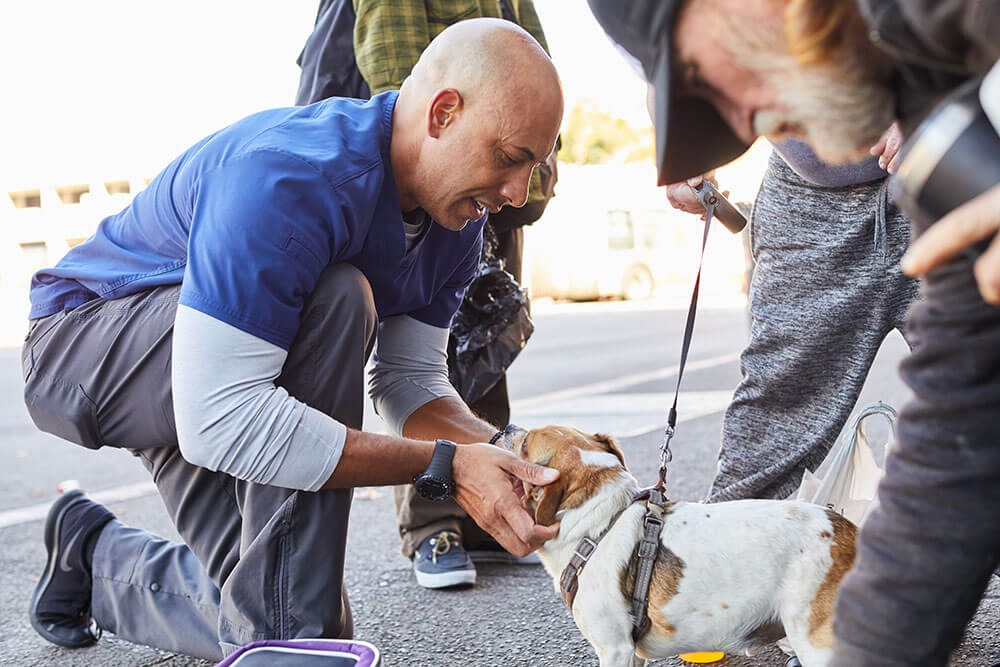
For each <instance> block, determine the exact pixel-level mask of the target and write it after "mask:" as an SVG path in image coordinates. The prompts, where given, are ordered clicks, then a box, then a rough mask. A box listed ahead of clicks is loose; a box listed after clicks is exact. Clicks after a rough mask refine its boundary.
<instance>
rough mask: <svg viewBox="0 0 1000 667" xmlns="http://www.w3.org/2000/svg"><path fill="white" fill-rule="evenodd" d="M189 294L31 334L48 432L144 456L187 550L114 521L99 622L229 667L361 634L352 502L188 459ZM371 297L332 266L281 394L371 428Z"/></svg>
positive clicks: (102, 566) (40, 417) (27, 365)
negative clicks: (177, 382)
mask: <svg viewBox="0 0 1000 667" xmlns="http://www.w3.org/2000/svg"><path fill="white" fill-rule="evenodd" d="M179 291H180V289H179V287H178V286H172V287H161V288H157V289H154V290H151V291H147V292H141V293H138V294H134V295H132V296H128V297H124V298H121V299H116V300H111V301H107V300H95V301H92V302H90V303H87V304H84V305H82V306H80V307H78V308H76V309H75V310H72V311H64V312H62V313H58V314H56V315H52V316H50V317H48V318H45V319H43V320H39V321H37V322H35V323H34V326H33V327H32V330H31V333H30V334H29V337H28V339H27V341H26V343H25V350H24V373H25V378H26V387H25V397H26V401H27V403H28V407H29V412H30V413H31V415H32V417H33V418H34V419H35V421H36V423H37V424H38V425H39V427H40V428H43V429H44V430H47V431H50V432H54V433H56V434H57V435H60V436H62V437H65V438H67V439H70V440H73V441H75V442H77V443H79V444H84V445H87V446H90V447H98V446H102V445H109V446H115V447H122V448H127V449H130V450H131V451H132V452H133V453H134V454H135V455H136V456H138V457H140V458H141V459H142V461H143V463H144V464H145V466H146V468H147V469H148V470H149V471H150V474H151V475H152V477H153V481H154V482H155V484H156V487H157V489H158V491H159V493H160V496H161V497H162V499H163V502H164V505H165V506H166V509H167V511H168V513H169V514H170V517H171V519H172V520H173V523H174V525H175V527H176V528H177V531H178V532H179V533H180V535H181V537H182V538H183V539H184V543H183V544H178V543H174V542H170V541H168V540H165V539H163V538H160V537H158V536H156V535H153V534H151V533H148V532H146V531H143V530H140V529H137V528H130V527H127V526H125V525H123V524H122V523H120V522H118V521H113V522H111V523H110V524H108V526H107V527H106V528H104V530H103V531H102V533H101V536H100V538H99V539H98V541H97V546H96V550H95V552H94V563H93V579H94V585H93V601H92V609H91V612H92V614H93V617H94V619H95V620H96V621H97V623H98V624H99V625H100V626H101V627H102V628H104V629H106V630H109V631H111V632H114V633H116V634H118V635H119V636H121V637H122V638H124V639H128V640H130V641H134V642H137V643H141V644H147V645H150V646H155V647H157V648H161V649H166V650H169V651H176V652H179V653H185V654H188V655H194V656H198V657H202V658H208V659H213V660H217V659H219V658H221V657H222V656H223V655H224V654H228V653H230V652H231V651H232V650H234V649H235V648H236V647H238V646H240V645H242V644H245V643H247V642H250V641H254V640H258V639H287V638H295V637H349V636H350V635H351V633H352V631H353V627H352V621H351V615H350V607H349V606H348V604H347V595H346V591H344V589H343V569H344V551H345V541H346V536H347V520H348V512H349V510H350V505H351V491H350V490H347V489H337V490H331V491H320V492H316V493H310V492H305V491H296V490H292V489H284V488H279V487H273V486H264V485H260V484H253V483H250V482H245V481H242V480H239V479H236V478H234V477H231V476H229V475H226V474H224V473H219V472H212V471H210V470H206V469H204V468H199V467H197V466H194V465H191V464H190V463H187V462H186V461H185V460H184V459H183V457H182V456H181V454H180V450H179V448H178V446H177V437H176V431H175V428H174V423H173V404H172V399H171V391H170V359H171V339H172V335H171V334H172V331H173V323H174V315H175V312H176V308H177V297H178V294H179ZM375 330H376V314H375V305H374V301H373V298H372V293H371V288H370V286H369V285H368V282H367V280H366V279H365V277H364V276H363V275H362V274H361V272H360V271H358V270H357V269H355V268H354V267H352V266H350V265H346V264H343V265H336V266H333V267H330V268H328V269H327V270H326V271H325V272H324V273H323V274H322V276H321V277H320V280H319V282H318V284H317V286H316V290H315V291H314V293H313V294H312V295H311V296H310V297H309V299H308V301H307V303H306V307H305V309H304V311H303V313H302V320H301V326H300V329H299V334H298V336H297V337H296V339H295V340H294V341H293V343H292V346H291V349H290V351H289V355H288V358H287V360H286V362H285V365H284V368H283V369H282V373H281V376H280V377H279V378H278V381H277V382H278V384H280V385H281V386H283V387H285V388H286V389H287V390H288V391H289V393H290V394H291V395H292V396H294V397H296V398H298V399H299V400H302V401H304V402H305V403H307V404H309V405H310V406H312V407H314V408H316V409H319V410H322V411H323V412H325V413H326V414H329V415H331V416H332V417H334V418H336V419H338V420H340V421H341V422H343V423H345V424H347V425H348V426H349V427H353V428H360V427H361V421H362V416H363V407H364V387H365V379H364V366H365V363H366V360H367V358H368V356H369V354H370V353H371V349H372V346H373V345H374V340H375Z"/></svg>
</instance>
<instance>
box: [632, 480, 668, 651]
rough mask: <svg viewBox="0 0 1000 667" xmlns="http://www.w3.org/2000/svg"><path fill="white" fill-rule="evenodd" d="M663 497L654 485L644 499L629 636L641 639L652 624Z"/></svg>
mask: <svg viewBox="0 0 1000 667" xmlns="http://www.w3.org/2000/svg"><path fill="white" fill-rule="evenodd" d="M664 505H666V499H665V498H664V497H663V494H662V493H661V492H660V491H659V489H657V488H653V489H652V490H651V491H650V494H649V500H647V501H646V514H645V515H644V516H643V517H642V536H641V537H640V538H639V548H638V549H637V554H636V561H637V563H636V568H635V569H636V571H635V586H634V587H633V588H632V609H631V614H632V640H633V641H636V642H638V641H639V640H640V639H642V638H643V637H644V636H645V635H646V633H647V632H649V627H650V625H651V623H650V620H649V614H648V611H649V587H650V584H651V583H652V581H653V570H654V569H655V568H656V557H657V556H658V555H659V553H660V533H661V532H663V508H664Z"/></svg>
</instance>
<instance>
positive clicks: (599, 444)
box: [507, 426, 855, 667]
mask: <svg viewBox="0 0 1000 667" xmlns="http://www.w3.org/2000/svg"><path fill="white" fill-rule="evenodd" d="M507 445H508V446H510V447H512V448H513V449H514V451H515V453H516V454H518V455H519V456H520V457H522V458H523V459H525V460H527V461H531V462H533V463H539V464H542V465H546V466H549V467H552V468H556V469H557V470H559V479H558V480H557V481H556V482H554V483H553V484H550V485H548V486H544V487H531V486H526V488H525V492H526V500H527V502H529V503H530V504H532V505H533V508H534V512H535V518H536V521H537V522H538V523H541V524H545V525H551V524H552V523H553V522H555V521H559V522H560V529H559V535H558V536H557V537H556V538H555V539H552V540H549V541H548V542H546V543H545V544H544V545H543V546H542V548H540V549H539V550H538V556H539V558H540V560H541V561H542V564H543V565H544V566H545V569H546V571H547V572H548V573H549V575H551V576H552V577H553V579H554V580H555V587H556V590H557V591H559V588H560V585H559V581H560V576H561V574H562V572H563V570H564V569H565V568H566V566H567V564H568V563H569V562H570V559H571V558H572V556H573V552H574V550H575V549H576V547H577V545H578V544H579V542H580V540H581V539H583V538H584V537H590V538H592V539H593V538H596V537H597V536H598V535H600V533H601V532H602V531H603V530H604V529H605V528H607V526H608V525H609V523H611V521H612V520H613V518H614V516H615V515H616V514H617V513H618V512H619V511H620V510H621V509H622V508H623V507H626V506H628V505H629V503H631V502H632V497H633V495H634V494H635V493H636V492H637V491H638V484H637V482H636V479H635V477H633V476H632V474H631V473H629V472H628V470H627V468H626V467H625V459H624V457H623V455H622V453H621V450H620V449H619V448H618V446H617V445H616V443H615V442H614V441H613V440H612V439H611V438H610V437H608V436H606V435H588V434H585V433H582V432H580V431H578V430H576V429H574V428H569V427H564V426H547V427H545V428H539V429H534V430H531V431H528V432H527V434H526V435H525V432H524V431H521V432H520V434H519V435H517V436H514V437H510V438H507ZM644 511H645V505H644V504H643V503H635V504H633V505H632V506H631V507H628V509H626V510H625V511H624V513H622V514H621V517H620V518H619V519H618V521H617V522H616V523H615V524H614V526H613V527H612V528H611V530H610V531H608V533H607V534H606V535H605V536H604V538H603V539H601V540H600V543H599V545H598V547H597V550H596V551H595V552H594V554H593V556H592V557H591V558H590V560H589V562H588V563H587V564H586V567H585V568H584V569H583V571H582V572H581V573H580V577H579V590H578V592H577V594H576V597H575V600H574V601H573V607H572V609H571V613H572V615H573V619H574V620H575V621H576V624H577V626H578V627H579V628H580V632H582V633H583V636H584V637H586V639H587V641H589V642H590V644H591V645H592V646H593V647H594V649H595V650H596V651H597V655H598V657H599V658H600V662H601V667H625V666H631V665H632V664H633V655H635V656H638V658H663V657H667V656H672V655H677V654H679V653H685V652H688V651H705V650H719V651H726V652H728V653H736V652H743V651H746V650H748V649H753V648H756V647H759V646H762V645H764V644H768V643H771V642H774V641H777V640H778V639H780V638H781V637H783V636H787V638H788V641H789V643H790V644H791V646H792V648H793V649H794V651H795V653H796V655H797V656H798V658H799V660H800V661H801V662H802V664H803V665H804V667H816V666H822V665H826V664H827V662H828V661H829V658H830V652H831V646H832V644H833V633H832V627H831V622H832V617H833V603H834V597H835V594H836V591H837V586H838V585H839V583H840V580H841V578H842V577H843V576H844V574H845V573H846V572H847V570H848V569H849V568H850V567H851V564H852V563H853V561H854V537H855V527H854V525H853V524H852V523H850V522H849V521H848V520H847V519H845V518H843V517H842V516H840V515H839V514H836V513H834V512H831V511H828V510H827V509H825V508H823V507H820V506H818V505H813V504H810V503H805V502H795V501H779V500H742V501H734V502H727V503H718V504H712V505H706V504H702V503H686V502H676V503H671V504H669V505H668V506H667V510H666V513H665V516H664V525H663V532H662V533H661V537H660V540H661V545H662V546H661V549H660V552H659V556H658V557H657V560H656V565H655V569H654V572H653V578H652V581H651V583H650V592H649V606H648V610H647V613H648V615H649V618H650V621H651V628H650V630H649V632H648V633H647V634H646V635H645V636H644V637H642V638H641V639H640V641H639V642H638V644H635V643H634V642H633V640H632V635H631V632H632V621H631V618H630V615H629V607H630V599H631V591H632V586H633V578H634V573H630V567H629V564H630V562H631V560H632V558H633V555H634V553H635V551H636V545H637V543H638V541H639V536H640V532H641V527H642V516H643V513H644Z"/></svg>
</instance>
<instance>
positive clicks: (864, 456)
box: [794, 402, 896, 524]
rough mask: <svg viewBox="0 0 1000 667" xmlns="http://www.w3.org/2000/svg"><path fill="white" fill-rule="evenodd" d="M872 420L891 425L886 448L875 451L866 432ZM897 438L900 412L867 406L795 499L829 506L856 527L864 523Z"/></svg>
mask: <svg viewBox="0 0 1000 667" xmlns="http://www.w3.org/2000/svg"><path fill="white" fill-rule="evenodd" d="M870 417H883V418H885V419H886V420H887V421H888V422H889V436H888V440H887V442H886V443H885V445H884V447H873V445H872V443H871V441H870V439H869V436H868V434H867V433H866V431H865V423H866V422H867V421H868V419H869V418H870ZM895 436H896V411H895V410H894V409H893V408H892V406H890V405H887V404H885V403H882V402H878V403H873V404H871V405H867V406H865V407H864V408H863V409H862V410H861V411H860V412H859V413H858V414H857V416H856V417H855V418H854V421H853V422H851V426H850V428H847V429H845V430H844V432H843V433H841V434H840V437H839V438H837V442H835V443H834V445H833V448H832V449H830V453H829V454H828V455H827V457H826V458H825V459H824V460H823V463H821V464H820V466H819V468H817V469H816V472H815V473H812V472H810V471H809V470H806V472H805V474H804V475H803V476H802V484H801V485H800V486H799V490H798V492H797V493H796V494H795V495H794V498H796V499H798V500H808V501H810V502H814V503H816V504H817V505H825V506H826V507H829V508H830V509H832V510H834V511H835V512H838V513H840V514H843V515H844V516H845V517H847V518H848V519H850V520H851V521H852V522H854V523H855V524H860V523H861V520H862V519H864V517H865V514H867V512H868V508H869V506H870V505H871V502H872V500H873V499H874V498H875V491H876V490H877V489H878V483H879V480H880V479H881V478H882V473H883V472H884V469H885V456H886V453H887V452H888V451H889V447H890V446H891V445H892V443H893V442H894V441H895Z"/></svg>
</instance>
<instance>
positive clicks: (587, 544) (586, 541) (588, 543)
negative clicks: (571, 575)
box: [573, 537, 597, 563]
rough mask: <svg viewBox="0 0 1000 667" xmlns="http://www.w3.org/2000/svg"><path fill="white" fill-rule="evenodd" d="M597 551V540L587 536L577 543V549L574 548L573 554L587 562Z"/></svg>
mask: <svg viewBox="0 0 1000 667" xmlns="http://www.w3.org/2000/svg"><path fill="white" fill-rule="evenodd" d="M595 551H597V542H595V541H594V540H592V539H590V538H589V537H585V538H583V539H582V540H580V543H579V544H577V545H576V549H574V550H573V556H574V557H576V558H578V559H580V560H581V561H583V562H584V563H586V562H587V561H588V560H590V557H591V556H593V555H594V552H595Z"/></svg>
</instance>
